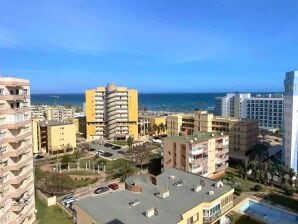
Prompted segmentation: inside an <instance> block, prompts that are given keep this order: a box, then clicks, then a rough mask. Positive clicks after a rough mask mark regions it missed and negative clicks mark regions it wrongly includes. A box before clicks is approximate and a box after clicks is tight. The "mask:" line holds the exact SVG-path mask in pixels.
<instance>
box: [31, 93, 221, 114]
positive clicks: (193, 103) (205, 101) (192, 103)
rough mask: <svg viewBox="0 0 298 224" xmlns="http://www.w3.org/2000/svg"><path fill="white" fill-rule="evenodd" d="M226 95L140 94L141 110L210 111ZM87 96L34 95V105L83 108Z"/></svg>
mask: <svg viewBox="0 0 298 224" xmlns="http://www.w3.org/2000/svg"><path fill="white" fill-rule="evenodd" d="M224 95H225V93H150V94H149V93H139V109H140V110H144V109H146V110H148V111H168V112H191V111H194V110H197V109H199V110H210V111H212V110H213V109H214V107H215V97H217V96H224ZM84 102H85V95H84V94H79V93H74V94H32V95H31V103H32V104H33V105H42V104H46V105H73V106H78V107H82V106H83V104H84Z"/></svg>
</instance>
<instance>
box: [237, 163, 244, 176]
mask: <svg viewBox="0 0 298 224" xmlns="http://www.w3.org/2000/svg"><path fill="white" fill-rule="evenodd" d="M237 168H238V171H239V175H240V177H241V178H242V179H243V178H244V176H245V168H244V166H243V165H242V164H239V165H238V167H237Z"/></svg>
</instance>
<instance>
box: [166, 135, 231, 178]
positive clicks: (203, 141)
mask: <svg viewBox="0 0 298 224" xmlns="http://www.w3.org/2000/svg"><path fill="white" fill-rule="evenodd" d="M228 154H229V136H227V135H224V134H223V133H210V132H196V133H194V134H193V135H187V136H172V137H168V138H166V139H165V140H164V158H163V167H164V169H165V170H166V169H168V168H177V169H181V170H184V171H187V172H191V173H195V174H198V175H201V176H205V177H208V176H209V177H210V176H214V175H215V174H218V173H222V172H223V171H224V170H225V168H227V167H228V160H229V156H228Z"/></svg>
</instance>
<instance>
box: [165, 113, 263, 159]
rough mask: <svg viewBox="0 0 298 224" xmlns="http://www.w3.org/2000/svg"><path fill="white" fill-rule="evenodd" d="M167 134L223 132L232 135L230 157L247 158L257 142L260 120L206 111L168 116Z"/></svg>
mask: <svg viewBox="0 0 298 224" xmlns="http://www.w3.org/2000/svg"><path fill="white" fill-rule="evenodd" d="M166 123H167V134H168V135H169V136H175V135H191V134H193V133H194V132H198V131H204V132H223V133H225V134H228V135H229V137H230V152H229V157H230V158H232V159H237V160H245V159H246V153H247V152H248V151H249V150H250V149H252V147H253V146H255V145H256V144H257V140H258V139H257V137H258V134H259V127H258V121H257V120H254V119H247V118H234V117H233V118H231V117H220V116H214V115H213V114H211V113H208V112H206V111H196V112H194V113H193V114H177V115H171V116H169V117H167V122H166Z"/></svg>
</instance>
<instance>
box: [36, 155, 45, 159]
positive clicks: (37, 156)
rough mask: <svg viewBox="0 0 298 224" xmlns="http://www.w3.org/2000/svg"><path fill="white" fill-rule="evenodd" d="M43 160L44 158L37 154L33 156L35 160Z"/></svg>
mask: <svg viewBox="0 0 298 224" xmlns="http://www.w3.org/2000/svg"><path fill="white" fill-rule="evenodd" d="M43 158H44V156H43V155H39V154H37V155H36V156H35V159H43Z"/></svg>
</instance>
